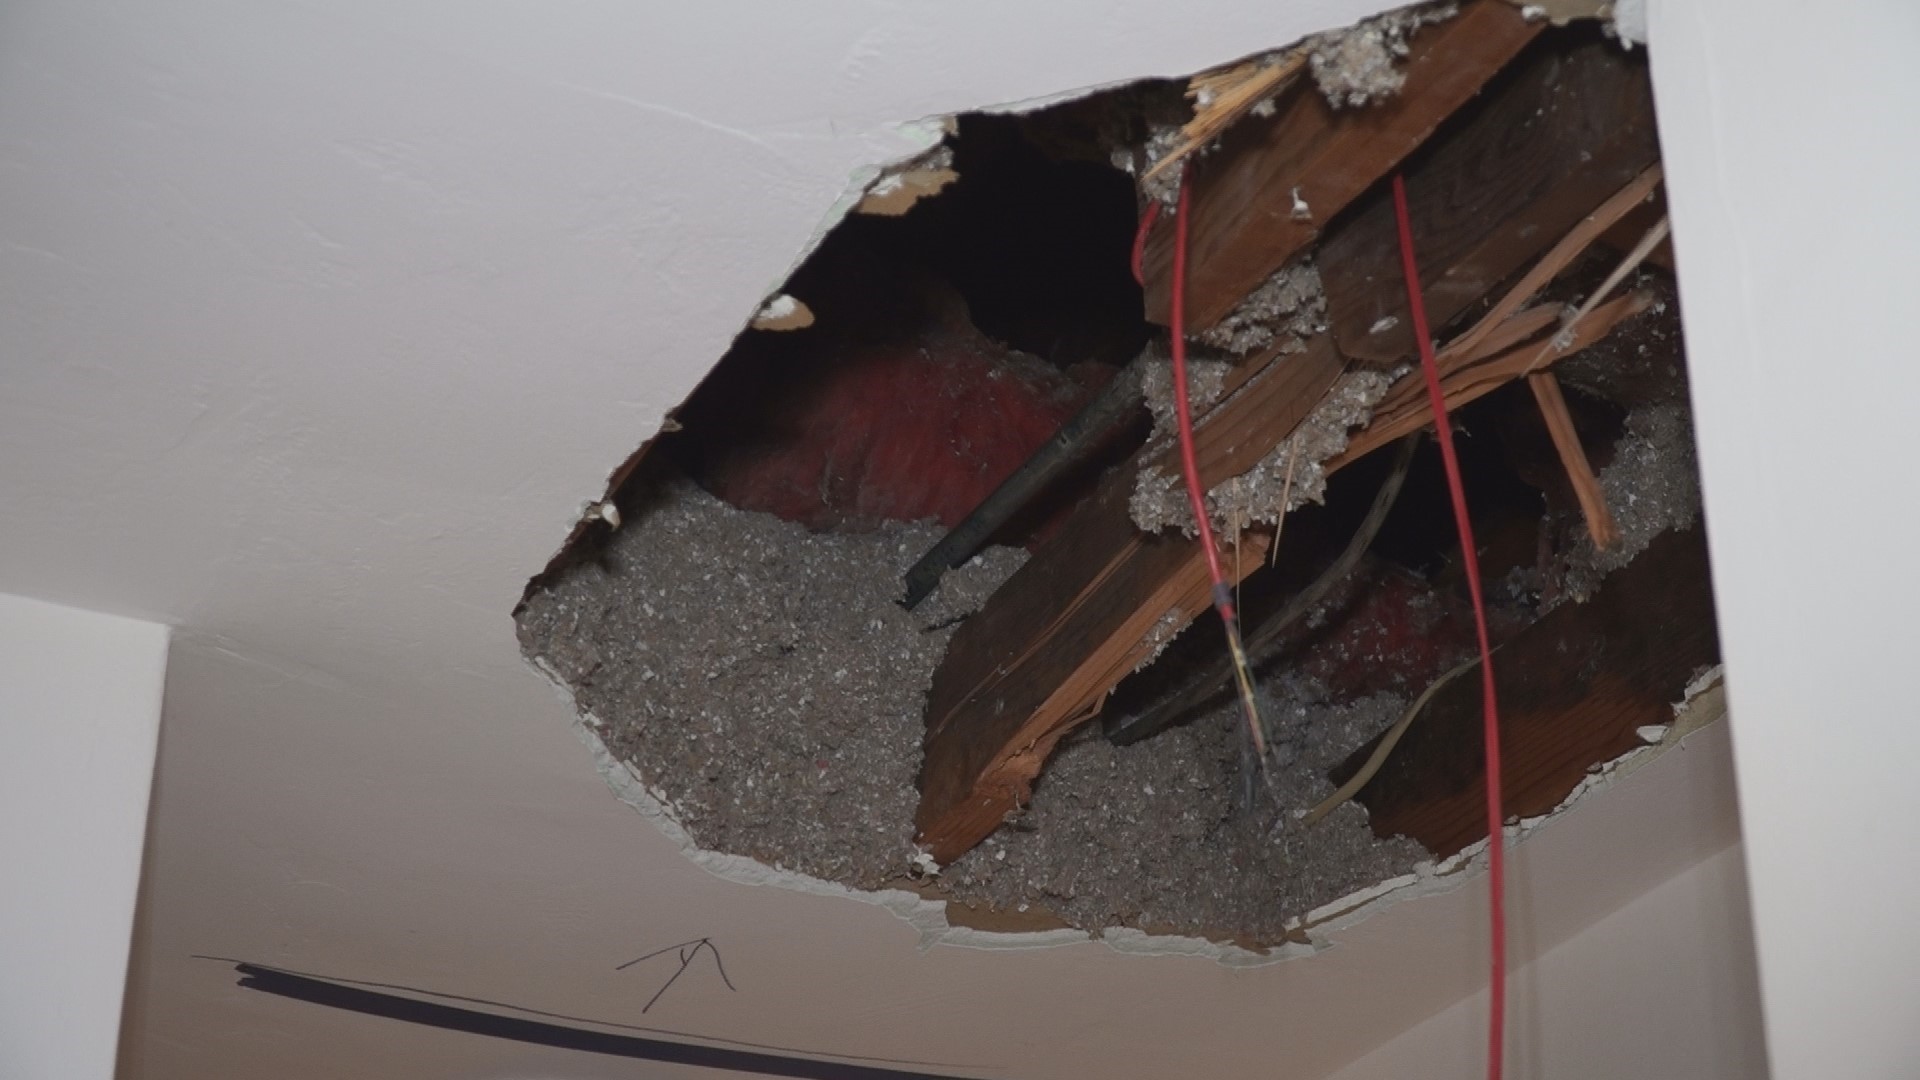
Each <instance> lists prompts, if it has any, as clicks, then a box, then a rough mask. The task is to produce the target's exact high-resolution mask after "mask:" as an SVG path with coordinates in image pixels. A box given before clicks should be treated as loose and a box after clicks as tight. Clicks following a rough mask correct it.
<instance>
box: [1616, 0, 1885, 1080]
mask: <svg viewBox="0 0 1920 1080" xmlns="http://www.w3.org/2000/svg"><path fill="white" fill-rule="evenodd" d="M1648 7H1649V10H1648V18H1649V22H1648V28H1649V32H1650V34H1651V36H1652V46H1651V49H1652V58H1653V80H1654V91H1655V96H1656V100H1657V102H1658V106H1659V115H1660V125H1661V144H1662V146H1663V148H1664V150H1665V156H1666V164H1667V175H1668V177H1669V185H1670V189H1669V190H1670V194H1669V198H1670V200H1671V205H1672V212H1673V232H1674V244H1675V251H1676V253H1677V255H1678V257H1679V265H1680V293H1681V300H1682V311H1683V317H1684V319H1685V324H1686V331H1687V354H1688V358H1689V360H1690V362H1691V368H1692V375H1693V393H1694V417H1695V424H1696V433H1697V436H1698V440H1699V447H1700V464H1701V470H1702V477H1703V481H1704V489H1705V497H1706V512H1707V527H1708V535H1709V537H1710V538H1711V542H1712V553H1713V564H1714V583H1715V592H1716V594H1717V595H1718V598H1719V605H1720V623H1721V640H1722V644H1723V646H1724V650H1725V657H1726V665H1727V678H1728V687H1729V689H1730V694H1731V703H1732V708H1733V711H1734V713H1735V714H1736V715H1737V716H1739V718H1740V723H1739V732H1738V736H1737V738H1736V740H1735V754H1736V758H1737V761H1738V766H1739V772H1740V798H1741V810H1742V814H1743V817H1744V820H1745V823H1746V828H1747V847H1746V856H1747V863H1748V867H1749V872H1750V873H1751V875H1752V881H1753V911H1754V927H1755V941H1756V944H1757V946H1758V950H1759V956H1760V975H1761V981H1762V986H1763V990H1764V997H1765V1000H1766V1011H1767V1020H1768V1023H1767V1031H1768V1039H1769V1041H1770V1043H1771V1052H1772V1061H1773V1067H1774V1074H1775V1075H1776V1076H1779V1077H1783V1078H1791V1077H1815V1076H1817V1077H1849V1076H1895V1075H1913V1074H1914V1073H1915V1072H1916V1071H1920V1027H1916V1025H1915V1023H1914V1021H1915V1017H1916V1015H1920V1013H1917V1012H1916V1005H1915V1003H1916V1002H1920V965H1916V964H1915V963H1914V957H1915V955H1916V954H1920V931H1916V929H1915V922H1914V919H1913V913H1912V902H1913V898H1914V897H1915V896H1916V895H1920V861H1916V860H1915V859H1913V858H1910V857H1908V856H1907V855H1906V854H1905V853H1906V852H1907V851H1908V850H1909V849H1910V848H1911V847H1912V845H1911V844H1910V843H1909V842H1907V840H1906V839H1905V832H1906V830H1907V828H1908V827H1909V826H1910V825H1911V823H1912V822H1913V821H1914V819H1915V809H1916V805H1920V804H1917V803H1916V799H1915V795H1914V792H1915V790H1916V788H1915V784H1914V781H1913V763H1914V762H1915V761H1920V724H1917V723H1915V718H1916V709H1915V705H1914V702H1915V694H1914V680H1913V676H1914V664H1913V659H1912V653H1913V646H1914V642H1915V632H1914V624H1915V613H1916V612H1920V560H1916V559H1915V558H1914V550H1913V537H1914V535H1915V533H1916V531H1920V512H1916V510H1915V502H1914V500H1913V498H1912V491H1913V490H1914V484H1913V482H1912V481H1911V479H1910V472H1911V469H1912V462H1913V461H1914V460H1915V443H1916V436H1915V428H1914V424H1913V419H1912V409H1911V404H1912V402H1913V400H1914V391H1915V390H1916V389H1917V388H1920V375H1917V374H1916V369H1915V366H1914V355H1915V344H1914V341H1915V339H1914V331H1913V319H1912V313H1913V297H1912V292H1913V287H1914V253H1915V252H1916V251H1920V204H1916V202H1915V201H1914V193H1913V178H1914V176H1915V174H1916V172H1920V141H1916V140H1915V139H1914V137H1913V132H1915V131H1920V65H1915V64H1914V63H1913V56H1914V54H1915V49H1916V48H1920V8H1916V7H1915V6H1914V5H1912V4H1910V3H1905V2H1902V0H1879V2H1872V0H1856V2H1853V3H1845V4H1829V5H1820V6H1818V7H1817V8H1814V7H1809V6H1808V5H1804V4H1800V3H1789V2H1785V0H1762V2H1750V0H1659V2H1655V3H1651V4H1649V5H1648ZM1816 12H1817V14H1816ZM1785 72H1791V73H1792V74H1791V77H1786V78H1783V77H1782V75H1783V73H1785Z"/></svg>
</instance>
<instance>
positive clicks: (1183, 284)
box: [1140, 176, 1233, 622]
mask: <svg viewBox="0 0 1920 1080" xmlns="http://www.w3.org/2000/svg"><path fill="white" fill-rule="evenodd" d="M1190 187H1191V185H1189V184H1188V183H1187V181H1186V177H1184V176H1182V177H1181V178H1180V201H1179V202H1178V203H1176V204H1175V206H1174V211H1173V283H1172V290H1171V291H1172V293H1173V295H1172V297H1171V305H1170V306H1171V310H1170V311H1169V312H1168V316H1167V330H1168V332H1169V333H1171V334H1172V335H1173V414H1174V415H1175V416H1177V417H1179V419H1180V471H1181V473H1182V474H1184V475H1185V476H1186V479H1187V503H1188V505H1190V506H1192V507H1193V520H1195V521H1197V522H1199V523H1200V546H1201V548H1203V549H1205V551H1206V553H1207V576H1208V577H1209V578H1212V579H1213V591H1214V604H1215V605H1216V606H1219V605H1220V604H1221V603H1222V601H1221V598H1220V591H1221V590H1222V589H1224V588H1226V587H1227V584H1226V581H1227V578H1226V575H1225V574H1223V573H1221V572H1220V553H1219V552H1218V551H1216V550H1214V546H1213V523H1212V522H1211V521H1210V520H1209V519H1208V517H1207V489H1206V488H1204V487H1202V486H1201V485H1200V463H1199V461H1198V459H1197V458H1196V457H1195V456H1194V452H1193V410H1192V407H1191V406H1189V405H1188V403H1187V335H1186V321H1187V313H1186V307H1187V192H1188V190H1189V188H1190ZM1149 214H1150V215H1152V216H1149V217H1148V219H1147V225H1148V226H1151V225H1152V224H1153V216H1157V215H1154V214H1153V212H1152V211H1149ZM1141 236H1142V237H1143V238H1144V237H1145V236H1146V231H1145V230H1144V229H1143V230H1142V231H1141ZM1140 247H1141V248H1142V250H1144V249H1145V247H1146V245H1144V244H1142V245H1140ZM1224 603H1225V606H1224V607H1222V608H1221V611H1220V616H1221V618H1224V619H1227V620H1229V622H1231V620H1232V618H1233V597H1232V595H1231V594H1229V595H1228V596H1227V598H1226V600H1225V601H1224Z"/></svg>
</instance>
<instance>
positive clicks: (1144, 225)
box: [1131, 199, 1160, 289]
mask: <svg viewBox="0 0 1920 1080" xmlns="http://www.w3.org/2000/svg"><path fill="white" fill-rule="evenodd" d="M1159 220H1160V202H1159V200H1157V199H1156V200H1154V201H1152V202H1149V203H1148V204H1147V208H1146V209H1145V210H1144V211H1142V212H1141V214H1140V227H1139V228H1138V229H1135V230H1134V232H1133V260H1132V263H1131V265H1132V266H1133V280H1135V281H1137V282H1139V283H1140V287H1141V288H1143V289H1144V288H1146V285H1147V270H1146V267H1145V266H1144V265H1143V264H1144V263H1145V262H1146V259H1147V237H1148V236H1150V235H1152V233H1153V223H1154V222H1156V221H1159Z"/></svg>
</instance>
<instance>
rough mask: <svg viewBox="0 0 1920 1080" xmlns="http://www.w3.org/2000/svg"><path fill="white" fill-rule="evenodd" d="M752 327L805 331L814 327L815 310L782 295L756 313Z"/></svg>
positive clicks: (784, 294)
mask: <svg viewBox="0 0 1920 1080" xmlns="http://www.w3.org/2000/svg"><path fill="white" fill-rule="evenodd" d="M751 325H752V326H753V328H754V329H755V330H804V329H806V328H807V327H809V326H812V325H813V309H812V308H809V307H808V306H807V305H806V304H804V303H802V302H801V301H799V300H797V299H795V298H793V297H791V296H788V295H787V294H786V293H781V294H780V295H778V296H775V297H774V298H773V299H771V300H768V301H767V302H766V304H765V305H764V306H762V307H761V308H760V310H759V311H758V312H757V313H755V315H754V316H753V323H752V324H751Z"/></svg>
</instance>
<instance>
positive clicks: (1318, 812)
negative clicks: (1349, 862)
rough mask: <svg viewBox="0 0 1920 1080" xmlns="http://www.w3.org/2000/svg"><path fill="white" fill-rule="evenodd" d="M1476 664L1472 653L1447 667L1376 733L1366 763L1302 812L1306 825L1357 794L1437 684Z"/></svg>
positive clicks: (1429, 697)
mask: <svg viewBox="0 0 1920 1080" xmlns="http://www.w3.org/2000/svg"><path fill="white" fill-rule="evenodd" d="M1478 663H1480V658H1479V657H1478V656H1476V657H1474V658H1473V659H1471V660H1468V661H1466V662H1465V663H1463V664H1460V665H1458V666H1456V667H1454V668H1452V669H1450V670H1449V671H1448V672H1447V673H1446V674H1445V675H1442V676H1440V677H1439V678H1437V679H1435V680H1433V685H1431V686H1429V687H1427V688H1426V689H1425V690H1422V691H1421V692H1420V696H1419V697H1417V698H1414V699H1413V704H1412V705H1409V706H1408V707H1407V711H1406V712H1405V713H1403V714H1401V716H1400V719H1398V720H1395V721H1394V722H1393V726H1392V727H1390V728H1388V729H1387V733H1386V734H1385V735H1382V736H1380V741H1379V742H1378V743H1377V744H1375V745H1374V748H1373V753H1371V754H1369V755H1367V760H1366V763H1365V764H1363V765H1361V766H1360V771H1359V772H1356V773H1354V774H1353V775H1352V776H1350V777H1348V778H1347V782H1346V783H1344V784H1341V785H1340V789H1339V790H1338V791H1335V792H1334V793H1333V794H1331V795H1329V796H1327V797H1326V798H1324V799H1321V800H1320V801H1319V802H1318V803H1315V804H1314V807H1313V809H1311V810H1309V811H1307V812H1306V814H1305V819H1306V822H1307V824H1309V825H1313V824H1316V823H1318V822H1319V821H1320V819H1321V818H1324V817H1326V816H1327V815H1328V814H1331V813H1333V812H1334V811H1335V810H1338V809H1339V808H1340V804H1341V803H1344V802H1346V801H1347V800H1348V799H1351V798H1353V797H1354V796H1355V795H1358V794H1360V789H1361V788H1363V787H1366V786H1367V783H1368V781H1370V780H1372V779H1373V777H1374V774H1375V773H1378V772H1379V771H1380V766H1382V765H1385V764H1386V763H1387V758H1389V757H1392V756H1393V748H1394V747H1396V746H1398V745H1400V736H1402V735H1405V734H1406V733H1407V729H1408V728H1410V727H1412V726H1413V722H1414V720H1415V719H1417V718H1418V717H1419V716H1420V712H1421V710H1423V709H1425V708H1426V707H1427V702H1429V701H1432V700H1433V695H1435V694H1437V693H1439V692H1440V688H1441V687H1443V686H1445V685H1447V684H1448V683H1450V682H1452V681H1453V680H1455V679H1457V678H1459V677H1460V676H1462V675H1465V674H1466V673H1467V672H1468V671H1470V670H1472V668H1473V667H1474V665H1476V664H1478Z"/></svg>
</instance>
